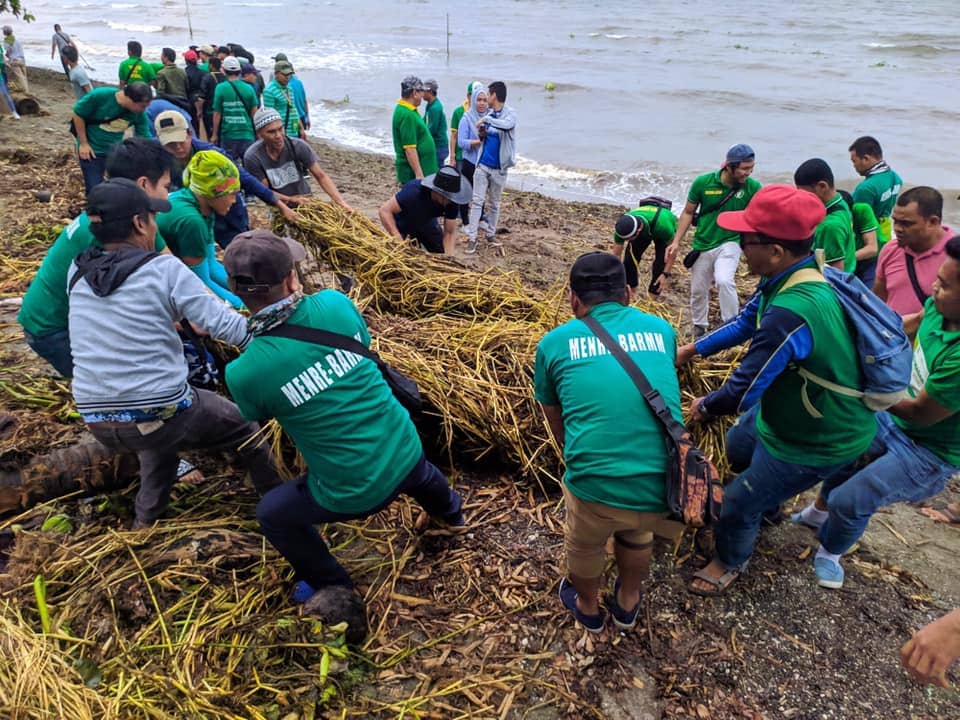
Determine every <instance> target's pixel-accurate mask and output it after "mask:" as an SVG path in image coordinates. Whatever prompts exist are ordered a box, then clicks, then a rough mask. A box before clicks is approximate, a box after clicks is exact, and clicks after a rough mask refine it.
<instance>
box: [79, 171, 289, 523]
mask: <svg viewBox="0 0 960 720" xmlns="http://www.w3.org/2000/svg"><path fill="white" fill-rule="evenodd" d="M169 209H170V203H169V202H168V201H166V200H159V199H156V198H151V197H150V196H149V195H147V194H146V193H145V192H144V191H143V190H141V189H140V188H139V187H137V185H136V184H135V183H133V182H132V181H130V180H125V179H118V180H108V181H107V182H105V183H101V184H100V185H98V186H97V187H95V188H94V189H93V190H92V191H91V192H90V194H89V195H88V196H87V217H88V219H89V221H90V231H91V232H92V233H93V236H94V237H95V238H96V240H97V241H98V242H99V244H100V247H90V248H88V249H87V250H84V251H83V252H81V253H80V254H79V255H78V256H77V258H76V260H74V262H73V263H72V264H71V266H70V270H69V272H68V274H67V277H68V278H69V279H68V284H67V288H68V289H67V292H68V294H69V298H70V310H69V329H70V345H71V349H72V352H73V362H74V376H73V397H74V401H75V402H76V404H77V410H78V411H79V412H80V415H81V417H82V418H83V421H84V422H85V423H86V424H87V427H88V428H89V430H90V432H91V433H92V434H93V436H94V437H95V438H97V440H99V441H100V442H101V443H103V444H104V445H106V446H107V447H109V448H111V449H113V450H117V451H121V450H128V451H132V452H136V453H137V455H138V457H139V460H140V490H139V491H138V492H137V497H136V501H135V506H136V518H135V520H134V527H135V528H136V527H144V526H147V525H149V524H150V523H152V522H153V521H154V520H156V519H158V518H159V517H160V516H161V514H162V513H163V512H164V510H165V509H166V508H167V505H168V504H169V501H170V489H171V488H172V486H173V484H174V482H175V481H176V477H177V465H178V455H177V454H178V452H179V451H181V450H187V449H229V450H234V451H237V452H238V454H239V456H240V459H241V460H242V461H243V463H244V465H245V466H246V467H247V469H248V470H249V471H250V475H251V479H252V481H253V484H254V486H255V487H256V488H257V490H258V491H260V492H265V491H266V490H268V489H269V488H271V487H272V486H273V485H275V484H276V483H277V482H278V479H277V473H276V467H275V463H274V459H273V454H272V453H271V452H270V449H269V448H268V447H267V446H266V445H265V444H263V443H261V442H248V441H250V440H251V438H252V437H253V436H254V435H255V434H256V433H257V432H258V431H259V429H260V428H259V426H258V425H257V424H256V423H252V422H247V421H245V420H243V418H241V417H240V413H239V411H238V410H237V406H236V405H234V404H233V403H232V402H230V401H229V400H227V399H225V398H223V397H221V396H220V395H218V394H216V393H214V392H209V391H207V390H199V389H194V388H191V387H190V385H189V384H188V383H187V362H186V360H185V358H184V355H183V346H182V344H181V342H180V338H179V336H178V335H177V331H176V329H175V328H174V324H175V323H176V322H178V321H181V320H184V319H186V320H189V321H190V322H192V323H194V324H195V325H197V326H198V327H200V328H202V329H204V330H206V331H208V332H209V333H210V334H211V335H212V336H213V337H215V338H218V339H220V340H223V341H224V342H227V343H230V344H232V345H238V346H240V347H243V346H244V345H246V343H247V342H248V340H249V338H250V336H249V334H248V333H247V328H246V322H245V320H244V318H243V316H242V315H239V314H238V313H236V312H234V311H232V310H230V309H229V308H227V307H225V306H224V305H223V303H221V302H220V301H219V300H217V298H216V297H215V296H214V295H212V294H211V293H210V292H208V291H207V288H206V287H205V286H204V284H203V283H202V282H201V281H200V279H199V278H198V277H197V276H196V275H194V274H193V273H192V272H191V271H190V270H189V269H188V268H187V267H186V266H185V265H184V264H183V263H182V262H180V261H179V260H178V259H177V258H175V257H173V256H171V255H166V254H158V253H157V252H155V251H154V242H155V236H156V232H157V223H156V217H155V216H156V214H157V213H158V212H166V211H168V210H169Z"/></svg>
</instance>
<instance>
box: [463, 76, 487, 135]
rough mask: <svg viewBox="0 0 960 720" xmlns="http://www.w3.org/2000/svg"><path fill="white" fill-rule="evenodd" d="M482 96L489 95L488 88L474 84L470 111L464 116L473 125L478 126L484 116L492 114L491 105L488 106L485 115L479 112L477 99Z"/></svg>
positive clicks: (479, 83)
mask: <svg viewBox="0 0 960 720" xmlns="http://www.w3.org/2000/svg"><path fill="white" fill-rule="evenodd" d="M481 94H483V95H486V94H487V86H486V85H484V84H483V83H481V82H475V83H474V84H473V93H472V94H471V95H470V109H469V110H467V111H466V112H465V113H464V114H463V116H464V117H465V118H467V120H468V121H469V122H470V124H471V125H476V124H477V123H478V122H479V121H480V118H482V117H483V115H486V114H487V113H488V112H490V106H489V105H488V106H487V110H486V112H485V113H483V115H481V114H480V112H479V111H478V110H477V98H478V97H480V95H481Z"/></svg>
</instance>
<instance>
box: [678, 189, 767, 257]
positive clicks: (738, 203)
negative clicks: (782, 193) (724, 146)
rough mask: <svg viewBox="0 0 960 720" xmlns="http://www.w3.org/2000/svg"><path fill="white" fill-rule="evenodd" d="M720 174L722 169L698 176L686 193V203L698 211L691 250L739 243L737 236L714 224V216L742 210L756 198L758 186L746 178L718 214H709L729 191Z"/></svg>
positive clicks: (716, 212) (710, 248) (715, 212)
mask: <svg viewBox="0 0 960 720" xmlns="http://www.w3.org/2000/svg"><path fill="white" fill-rule="evenodd" d="M722 172H723V171H722V170H717V171H715V172H709V173H706V174H705V175H701V176H700V177H698V178H697V179H696V180H694V181H693V184H692V185H691V186H690V192H689V193H687V200H688V201H690V202H692V203H694V204H696V205H698V206H699V212H700V219H699V221H698V222H697V230H696V232H695V233H694V235H693V249H694V250H713V249H714V248H717V247H720V246H721V245H723V244H724V243H728V242H739V241H740V233H737V232H733V231H731V230H724V229H723V228H722V227H720V226H719V225H717V217H719V215H720V213H722V212H727V211H730V210H743V209H745V208H746V207H747V203H749V202H750V198H752V197H753V196H754V195H756V193H757V190H759V189H760V187H761V186H760V183H759V182H757V181H756V180H754V179H753V178H752V177H749V178H747V182H746V183H745V184H744V186H743V187H742V188H740V189H739V190H737V192H736V193H734V195H733V197H731V198H730V199H729V200H727V201H726V202H725V203H724V204H723V207H722V208H720V210H719V211H716V210H714V211H712V212H711V210H713V208H716V206H717V205H718V204H719V203H720V201H721V200H723V198H725V197H726V195H727V193H729V192H730V190H731V189H732V188H733V186H732V185H724V184H723V181H722V180H721V179H720V174H721V173H722Z"/></svg>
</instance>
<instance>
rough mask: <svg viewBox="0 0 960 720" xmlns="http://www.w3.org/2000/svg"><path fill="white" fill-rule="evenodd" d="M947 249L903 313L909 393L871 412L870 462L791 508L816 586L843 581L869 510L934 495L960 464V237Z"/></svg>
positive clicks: (864, 527)
mask: <svg viewBox="0 0 960 720" xmlns="http://www.w3.org/2000/svg"><path fill="white" fill-rule="evenodd" d="M946 250H947V258H946V260H944V262H943V264H942V265H941V266H940V269H939V271H938V272H937V284H936V286H935V291H934V294H933V297H931V298H930V299H929V300H927V303H926V305H925V306H924V308H923V310H922V311H921V312H920V313H918V314H916V315H913V316H910V317H908V318H904V328H905V329H906V330H907V331H908V333H910V334H911V335H913V334H914V333H915V340H914V352H913V373H912V375H911V378H910V388H909V393H910V397H909V398H907V399H905V400H902V401H901V402H899V403H897V404H896V405H894V406H893V407H891V408H890V409H889V411H887V412H883V413H879V414H878V415H877V421H878V424H879V426H880V429H879V431H878V432H877V436H876V438H874V441H873V444H872V445H871V446H870V449H869V450H868V451H867V457H868V459H869V461H870V464H869V465H867V466H866V467H864V468H863V469H862V470H860V471H858V472H857V473H856V474H855V475H853V476H852V477H850V479H849V480H846V481H845V482H843V484H841V485H840V486H838V487H834V488H833V489H831V490H829V491H827V492H821V494H820V497H818V498H817V501H816V502H815V503H812V504H810V505H809V506H808V507H806V508H804V509H803V510H802V511H801V512H799V513H797V514H795V515H794V516H793V520H794V522H797V523H800V524H803V525H807V526H809V527H813V528H816V529H818V530H819V535H820V543H821V544H820V548H819V550H818V551H817V554H816V557H815V559H814V570H815V571H816V575H817V581H818V583H819V584H820V585H821V586H823V587H828V588H839V587H842V586H843V575H844V573H843V568H842V567H841V566H840V557H841V556H842V555H843V554H844V553H845V552H847V550H849V549H850V548H851V547H853V545H854V543H856V542H857V541H858V540H859V539H860V536H861V535H863V532H864V530H866V528H867V523H868V522H869V521H870V518H871V517H872V516H873V515H874V513H876V512H877V511H878V510H879V509H880V508H882V507H885V506H886V505H891V504H893V503H896V502H920V501H921V500H926V499H927V498H930V497H933V496H934V495H937V494H939V493H940V492H942V491H943V488H944V486H945V485H946V483H947V480H949V479H950V478H951V477H952V476H953V475H955V474H956V473H957V472H960V237H954V238H951V239H950V240H948V241H947V247H946ZM918 325H919V327H918ZM947 512H949V507H948V510H947Z"/></svg>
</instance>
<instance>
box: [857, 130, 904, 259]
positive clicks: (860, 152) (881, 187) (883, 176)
mask: <svg viewBox="0 0 960 720" xmlns="http://www.w3.org/2000/svg"><path fill="white" fill-rule="evenodd" d="M847 149H848V150H849V151H850V162H851V163H853V169H854V170H856V171H857V174H859V175H862V176H863V178H864V179H863V181H862V182H861V183H860V184H859V185H857V186H856V187H855V188H854V189H853V201H854V202H855V203H858V202H865V203H867V204H868V205H869V206H870V207H872V208H873V214H874V215H876V216H877V220H878V221H879V223H880V227H879V230H878V232H877V239H878V241H879V245H878V247H877V252H878V253H879V252H880V251H881V250H883V246H884V245H886V244H887V243H888V242H889V241H890V238H891V237H892V233H891V232H890V231H891V220H890V217H891V215H892V214H893V206H894V203H896V202H897V196H898V195H899V194H900V188H901V187H902V186H903V180H901V179H900V176H899V175H897V173H895V172H894V171H893V170H891V169H890V166H889V165H887V163H886V162H884V160H883V150H882V149H881V147H880V143H879V142H877V140H876V138H872V137H870V136H869V135H864V136H863V137H859V138H857V139H856V140H854V141H853V144H852V145H850V147H849V148H847Z"/></svg>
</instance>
